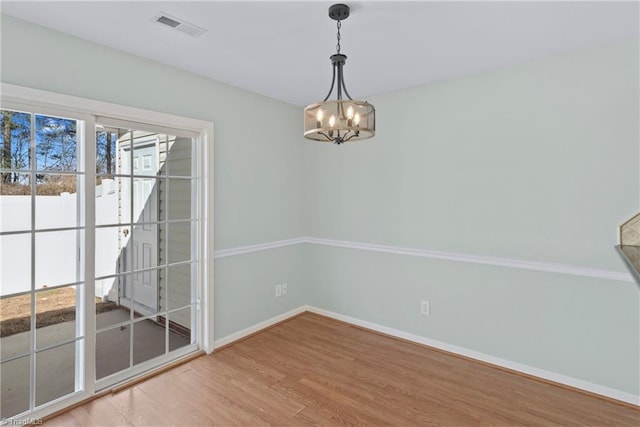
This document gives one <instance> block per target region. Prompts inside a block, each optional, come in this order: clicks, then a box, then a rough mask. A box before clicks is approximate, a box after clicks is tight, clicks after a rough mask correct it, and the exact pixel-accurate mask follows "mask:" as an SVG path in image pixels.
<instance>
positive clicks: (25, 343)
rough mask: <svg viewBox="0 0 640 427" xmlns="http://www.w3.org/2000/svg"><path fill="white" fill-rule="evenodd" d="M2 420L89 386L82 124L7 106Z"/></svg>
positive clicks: (0, 198)
mask: <svg viewBox="0 0 640 427" xmlns="http://www.w3.org/2000/svg"><path fill="white" fill-rule="evenodd" d="M1 113H2V144H1V145H2V162H1V166H2V169H1V172H0V215H1V217H0V233H1V234H0V260H1V263H2V269H1V272H0V330H1V333H0V335H1V337H0V346H1V349H2V350H1V357H2V362H1V363H2V364H1V368H0V375H1V378H2V379H1V382H2V390H1V396H2V397H1V399H2V401H1V406H0V407H1V411H2V414H1V417H2V418H8V417H11V416H14V415H17V414H20V413H22V412H25V411H29V410H32V409H33V408H35V407H38V406H41V405H44V404H47V403H48V402H51V401H53V400H56V399H59V398H62V397H64V396H67V395H69V394H72V393H74V392H77V391H80V390H81V389H82V388H83V370H82V367H83V355H84V347H85V343H84V337H85V331H84V327H83V321H82V319H83V316H84V315H85V307H84V303H83V301H84V294H85V292H87V286H86V282H85V276H84V262H85V260H84V256H83V254H84V235H85V232H86V228H85V224H84V206H85V197H84V194H83V192H82V188H83V185H84V182H85V173H84V170H85V169H84V164H85V162H84V153H83V151H82V148H83V147H84V145H85V144H84V143H85V141H84V135H83V132H82V129H83V122H82V121H81V120H78V119H77V118H73V117H62V116H59V115H51V114H44V113H37V112H32V111H15V110H2V111H1Z"/></svg>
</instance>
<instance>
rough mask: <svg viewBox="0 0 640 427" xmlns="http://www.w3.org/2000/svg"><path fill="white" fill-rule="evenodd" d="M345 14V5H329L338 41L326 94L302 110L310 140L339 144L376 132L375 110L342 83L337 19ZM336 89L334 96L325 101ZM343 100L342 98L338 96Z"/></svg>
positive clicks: (366, 136)
mask: <svg viewBox="0 0 640 427" xmlns="http://www.w3.org/2000/svg"><path fill="white" fill-rule="evenodd" d="M348 17H349V6H347V5H346V4H334V5H333V6H331V7H330V8H329V18H331V19H333V20H335V21H337V26H338V34H337V38H338V44H337V45H336V54H335V55H331V57H330V58H329V59H331V64H332V65H333V78H332V79H331V88H330V89H329V93H328V94H327V96H326V97H325V98H324V99H323V100H322V102H318V103H315V104H311V105H308V106H307V107H306V108H305V109H304V137H305V138H307V139H312V140H314V141H322V142H333V143H334V144H342V143H344V142H349V141H358V140H361V139H369V138H372V137H373V136H374V135H375V133H376V110H375V108H373V105H371V104H369V103H368V102H366V101H359V100H354V99H352V98H351V96H350V95H349V92H348V91H347V87H346V86H345V84H344V72H343V68H344V64H345V61H346V60H347V56H346V55H343V54H341V53H340V28H341V26H342V24H341V22H342V21H343V20H345V19H347V18H348ZM334 88H335V89H336V99H335V100H330V101H328V99H329V97H330V96H331V94H332V93H333V90H334ZM343 94H344V95H345V96H346V97H347V99H342V95H343Z"/></svg>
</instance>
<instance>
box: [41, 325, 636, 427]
mask: <svg viewBox="0 0 640 427" xmlns="http://www.w3.org/2000/svg"><path fill="white" fill-rule="evenodd" d="M46 424H47V425H50V426H88V425H113V426H116V425H136V426H137V425H190V426H196V425H221V426H233V425H241V426H257V425H260V426H262V425H274V426H302V425H322V426H333V425H362V426H385V425H387V426H403V427H404V426H414V425H415V426H455V427H458V426H479V425H492V426H571V425H575V426H593V427H600V426H640V409H635V408H632V407H630V406H628V405H623V404H617V403H615V402H612V401H609V400H606V399H601V398H598V397H596V396H592V395H588V394H584V393H581V392H578V391H575V390H570V389H567V388H565V387H560V386H556V385H553V384H549V383H547V382H543V381H538V380H535V379H532V378H529V377H526V376H523V375H519V374H517V373H513V372H509V371H505V370H503V369H499V368H495V367H492V366H489V365H487V364H484V363H481V362H476V361H473V360H470V359H466V358H462V357H457V356H455V355H451V354H448V353H445V352H442V351H438V350H435V349H430V348H427V347H424V346H419V345H415V344H412V343H408V342H403V341H401V340H397V339H393V338H390V337H386V336H382V335H380V334H377V333H374V332H370V331H366V330H363V329H361V328H358V327H354V326H352V325H349V324H346V323H343V322H339V321H336V320H333V319H328V318H325V317H323V316H319V315H316V314H311V313H305V314H303V315H301V316H298V317H296V318H294V319H291V320H290V321H288V322H284V323H282V324H280V325H277V326H275V327H273V328H271V329H267V330H265V331H264V332H262V333H259V334H256V335H254V336H252V337H250V338H248V339H246V340H243V341H240V342H238V343H235V344H233V345H230V346H228V347H225V348H224V349H223V350H221V351H218V352H214V354H212V355H209V356H202V357H200V358H197V359H194V360H192V361H190V362H188V363H186V364H184V365H181V366H178V367H176V368H174V369H172V370H170V371H167V372H164V373H162V374H160V375H158V376H156V377H153V378H151V379H149V380H146V381H144V382H142V383H139V384H136V385H134V386H133V387H131V388H130V389H127V390H124V391H121V392H119V393H117V394H114V395H107V396H104V397H101V398H99V399H96V400H94V401H92V402H89V403H87V404H85V405H82V406H79V407H77V408H74V409H72V410H71V411H69V412H67V413H64V414H62V415H60V416H58V417H56V418H53V419H51V420H50V421H48V422H47V423H46Z"/></svg>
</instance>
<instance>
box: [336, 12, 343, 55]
mask: <svg viewBox="0 0 640 427" xmlns="http://www.w3.org/2000/svg"><path fill="white" fill-rule="evenodd" d="M337 26H338V34H337V38H338V44H337V45H336V51H337V53H338V54H340V38H341V37H340V28H341V27H342V23H341V22H340V20H338V24H337Z"/></svg>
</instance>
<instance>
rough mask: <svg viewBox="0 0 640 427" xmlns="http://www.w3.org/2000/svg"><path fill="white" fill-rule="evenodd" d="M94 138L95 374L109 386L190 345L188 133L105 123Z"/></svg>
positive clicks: (192, 216) (191, 181)
mask: <svg viewBox="0 0 640 427" xmlns="http://www.w3.org/2000/svg"><path fill="white" fill-rule="evenodd" d="M96 144H97V145H96V151H97V158H96V164H97V167H96V170H97V171H98V173H97V180H96V214H97V215H96V218H100V221H101V222H99V223H98V224H97V229H96V291H97V292H98V293H97V295H100V296H101V300H100V302H99V303H98V305H97V312H96V342H97V348H96V378H97V379H98V380H104V382H103V383H104V384H108V383H109V381H118V380H120V379H122V378H123V376H126V375H127V372H128V371H130V370H131V369H132V368H134V367H137V366H138V365H140V364H143V363H145V362H149V361H153V360H154V359H156V358H158V357H161V356H166V355H168V354H169V353H170V352H171V351H173V350H175V349H179V348H183V347H185V346H187V345H189V344H192V343H195V336H196V335H195V332H196V331H195V324H196V322H195V320H194V319H192V317H193V316H191V315H190V313H196V307H195V301H196V286H195V284H196V280H197V274H195V271H196V269H195V268H194V266H195V260H196V258H197V257H196V254H195V250H194V248H195V247H196V245H195V244H194V243H195V239H194V238H193V236H194V232H195V224H196V221H197V218H196V209H195V208H194V206H195V203H192V201H195V197H192V192H193V190H194V188H195V177H194V176H193V172H194V171H195V168H194V167H193V163H194V162H193V159H194V156H192V152H193V149H194V148H193V145H194V140H193V139H192V138H191V137H184V136H182V137H181V136H178V135H172V134H170V133H169V132H162V131H161V130H159V129H158V128H155V127H148V128H146V129H145V128H144V126H138V125H135V126H133V125H131V126H126V123H123V122H111V121H109V120H105V121H104V122H100V121H99V122H98V125H97V127H96ZM107 157H108V158H107ZM178 205H179V206H178ZM100 212H103V213H102V214H101V213H100ZM192 271H193V273H192ZM99 289H101V290H99ZM185 313H186V314H185Z"/></svg>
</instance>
